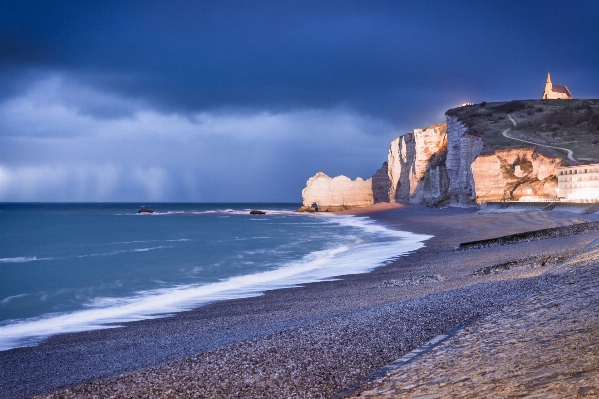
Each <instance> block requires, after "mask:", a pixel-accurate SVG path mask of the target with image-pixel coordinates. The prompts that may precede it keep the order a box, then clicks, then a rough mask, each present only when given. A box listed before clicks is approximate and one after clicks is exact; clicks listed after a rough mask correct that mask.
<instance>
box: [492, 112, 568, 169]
mask: <svg viewBox="0 0 599 399" xmlns="http://www.w3.org/2000/svg"><path fill="white" fill-rule="evenodd" d="M507 116H508V118H510V120H511V121H512V123H513V124H514V127H516V121H515V120H514V118H512V115H511V114H507ZM510 130H512V128H511V127H508V128H507V129H505V130H504V131H503V133H501V134H503V137H507V138H508V139H512V140H517V141H522V142H523V143H529V144H534V145H538V146H540V147H547V148H555V149H557V150H562V151H566V152H567V153H568V159H569V160H570V161H574V162H576V159H574V156H573V153H572V150H569V149H567V148H562V147H555V146H552V145H545V144H539V143H535V142H534V141H527V140H522V139H517V138H515V137H512V136H510V135H508V134H507V132H509V131H510Z"/></svg>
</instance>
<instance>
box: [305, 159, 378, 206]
mask: <svg viewBox="0 0 599 399" xmlns="http://www.w3.org/2000/svg"><path fill="white" fill-rule="evenodd" d="M383 167H384V165H383ZM302 198H303V206H302V207H301V208H300V209H299V210H300V211H313V210H315V209H314V208H313V207H312V204H316V205H317V208H318V212H335V211H342V210H345V209H351V208H356V207H361V206H367V205H372V204H374V197H373V190H372V179H368V180H362V179H361V178H359V177H358V178H357V179H356V180H351V179H350V178H348V177H345V176H337V177H335V178H332V177H329V176H327V175H326V174H324V173H322V172H318V173H317V174H315V175H314V176H312V177H311V178H310V179H309V180H308V182H307V184H306V188H304V189H303V190H302Z"/></svg>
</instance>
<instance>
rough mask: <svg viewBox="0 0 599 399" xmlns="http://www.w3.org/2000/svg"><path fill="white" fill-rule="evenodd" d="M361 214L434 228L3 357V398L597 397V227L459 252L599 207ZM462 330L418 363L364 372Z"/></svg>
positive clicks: (579, 218)
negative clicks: (376, 261)
mask: <svg viewBox="0 0 599 399" xmlns="http://www.w3.org/2000/svg"><path fill="white" fill-rule="evenodd" d="M365 212H369V213H365ZM353 213H354V214H360V215H364V216H368V217H370V218H372V219H374V220H375V221H377V222H379V223H383V224H386V225H387V226H390V227H393V228H396V229H399V230H405V231H410V232H414V233H423V234H430V235H433V236H434V237H433V238H432V239H430V240H428V241H426V246H425V247H424V248H422V249H420V250H418V251H416V252H414V253H412V254H410V255H408V256H404V257H400V258H398V259H395V260H393V261H392V262H390V263H389V264H388V265H386V266H383V267H380V268H378V269H376V270H374V271H372V272H370V273H366V274H359V275H347V276H341V277H340V278H339V279H338V280H335V281H328V282H321V283H313V284H308V285H306V286H304V287H299V288H292V289H282V290H274V291H269V292H266V293H265V295H263V296H260V297H254V298H246V299H237V300H229V301H223V302H218V303H213V304H210V305H207V306H203V307H200V308H198V309H195V310H193V311H189V312H182V313H178V314H176V315H173V316H172V317H167V318H162V319H154V320H146V321H140V322H132V323H126V325H125V327H124V328H114V329H106V330H99V331H92V332H83V333H76V334H65V335H58V336H54V337H51V338H49V339H48V340H46V341H45V342H43V343H41V344H40V345H38V346H35V347H29V348H18V349H12V350H9V351H4V352H0V398H27V397H34V396H36V395H37V396H38V397H48V398H108V397H115V398H191V397H193V398H329V397H352V396H359V395H362V397H368V398H375V397H376V398H379V397H430V398H433V397H435V398H436V397H480V396H484V395H487V396H488V397H501V396H503V397H512V396H510V395H517V394H518V393H519V392H526V393H528V394H531V393H533V392H535V390H540V391H542V390H544V391H542V392H545V395H547V394H554V393H555V392H558V394H556V395H557V396H555V397H575V396H576V395H579V396H581V397H582V396H585V395H586V396H592V395H593V394H596V393H597V388H596V387H598V386H599V382H598V376H599V358H598V357H597V356H596V355H595V354H596V353H597V350H596V347H597V345H598V342H599V338H597V337H598V336H599V335H598V334H597V328H598V325H599V323H598V321H599V317H598V316H597V315H598V314H599V313H598V312H597V310H598V309H599V300H598V298H597V287H599V277H598V276H599V273H597V272H598V271H599V253H598V252H596V251H597V250H599V246H596V244H597V241H596V240H597V239H598V238H599V232H597V231H594V232H593V231H591V232H579V231H577V232H576V234H573V235H564V236H561V237H559V238H541V239H535V240H533V241H525V242H516V243H510V244H505V245H497V246H489V247H484V248H473V249H467V250H454V249H455V247H456V246H458V245H459V244H461V243H464V242H471V241H476V240H484V239H490V238H496V237H500V236H506V235H510V234H517V233H523V232H527V231H532V230H540V229H547V228H553V227H559V226H569V225H574V224H579V223H585V222H589V221H595V220H599V215H579V214H575V213H568V212H542V211H533V212H520V213H490V214H479V213H477V212H476V210H475V209H474V208H468V209H462V208H447V209H431V208H426V207H424V206H420V205H406V206H398V207H393V208H391V207H389V208H388V209H387V208H384V207H378V208H371V209H362V210H359V211H355V212H353ZM456 326H457V327H459V328H458V329H457V332H456V334H455V335H454V336H452V337H451V338H448V339H447V340H446V341H444V342H442V343H441V344H439V345H438V346H437V347H435V348H433V349H431V350H430V351H429V352H427V353H425V354H423V355H421V356H419V357H418V358H415V359H414V360H412V361H411V362H410V363H408V364H406V365H404V366H402V367H399V368H397V369H396V370H394V371H392V372H391V373H389V374H388V375H386V376H380V377H379V378H376V379H364V377H366V376H369V375H371V374H372V373H375V372H376V371H377V370H379V369H381V368H382V367H384V366H386V365H388V364H389V363H391V362H393V361H394V360H396V359H399V358H400V357H402V356H403V355H405V354H407V353H409V352H410V351H413V350H414V349H416V348H418V347H420V346H421V345H423V344H425V343H426V342H427V341H429V340H431V339H433V338H434V337H436V336H438V335H439V334H443V333H444V332H447V331H450V330H452V329H454V328H455V327H456ZM540 353H542V356H541V355H540ZM537 383H539V384H541V385H538V384H537ZM535 384H537V385H535ZM543 384H544V385H543ZM552 384H553V385H552ZM503 387H505V388H503ZM539 387H540V388H539ZM348 388H351V389H348ZM427 395H431V396H427ZM435 395H436V396H435ZM545 397H547V396H545Z"/></svg>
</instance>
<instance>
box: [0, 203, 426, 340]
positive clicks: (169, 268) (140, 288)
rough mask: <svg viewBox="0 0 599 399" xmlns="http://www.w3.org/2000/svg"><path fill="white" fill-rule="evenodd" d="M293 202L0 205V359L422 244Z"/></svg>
mask: <svg viewBox="0 0 599 399" xmlns="http://www.w3.org/2000/svg"><path fill="white" fill-rule="evenodd" d="M299 206H300V204H273V203H269V204H255V203H252V204H239V203H236V204H207V203H203V204H190V203H185V204H181V203H0V351H4V350H9V349H12V348H17V347H23V346H33V345H36V344H38V343H39V342H41V341H42V340H44V339H46V338H47V337H49V336H52V335H55V334H62V333H68V332H79V331H89V330H95V329H102V328H118V327H120V326H122V325H123V324H122V323H124V322H128V321H135V320H143V319H149V318H157V317H168V316H169V315H172V314H174V313H176V312H180V311H185V310H190V309H193V308H196V307H199V306H202V305H204V304H207V303H210V302H214V301H222V300H227V299H233V298H243V297H251V296H257V295H261V294H262V293H264V292H265V291H267V290H272V289H277V288H285V287H298V286H301V285H303V284H306V283H310V282H315V281H324V280H333V279H336V278H339V276H342V275H345V274H354V273H366V272H369V271H371V270H372V269H374V268H376V267H379V266H382V265H384V264H386V263H388V262H390V261H392V260H393V259H395V258H397V257H399V256H404V255H406V254H408V253H410V252H412V251H415V250H417V249H419V248H421V247H422V246H424V243H425V241H426V240H427V239H428V238H430V236H426V235H420V234H413V233H410V232H407V231H398V230H393V229H390V228H387V227H385V226H383V225H381V224H377V223H375V222H373V221H372V220H371V219H369V218H368V217H359V216H338V215H333V214H327V213H318V214H310V213H297V212H295V209H297V208H298V207H299ZM143 207H145V208H149V209H152V210H154V213H151V214H150V213H138V210H139V209H140V208H143ZM254 209H259V210H262V211H264V212H265V214H264V215H252V214H250V211H251V210H254Z"/></svg>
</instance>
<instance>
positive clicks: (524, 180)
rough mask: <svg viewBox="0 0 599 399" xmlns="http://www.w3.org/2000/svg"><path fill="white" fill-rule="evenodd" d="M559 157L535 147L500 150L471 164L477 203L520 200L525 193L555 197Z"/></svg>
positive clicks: (527, 194)
mask: <svg viewBox="0 0 599 399" xmlns="http://www.w3.org/2000/svg"><path fill="white" fill-rule="evenodd" d="M561 162H562V160H561V159H559V158H549V157H546V156H544V155H541V154H539V153H537V152H536V151H535V150H534V148H516V149H507V150H497V151H495V153H494V154H493V155H486V156H479V157H478V158H476V159H475V160H474V162H473V163H472V167H471V169H472V174H473V177H474V187H475V193H476V202H478V203H482V202H487V201H500V200H503V199H508V200H519V199H521V198H522V197H526V196H543V197H556V194H557V193H556V188H557V177H556V176H557V168H558V167H559V166H560V165H561Z"/></svg>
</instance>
